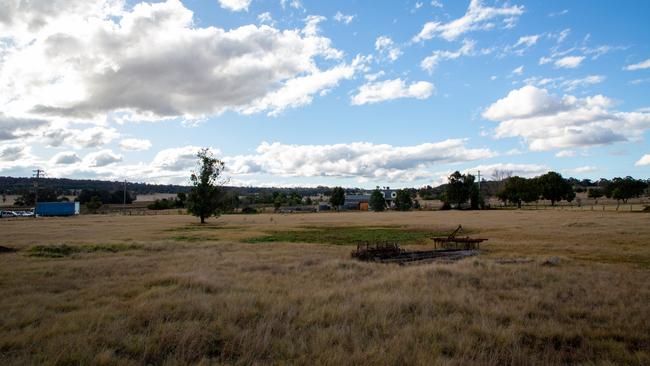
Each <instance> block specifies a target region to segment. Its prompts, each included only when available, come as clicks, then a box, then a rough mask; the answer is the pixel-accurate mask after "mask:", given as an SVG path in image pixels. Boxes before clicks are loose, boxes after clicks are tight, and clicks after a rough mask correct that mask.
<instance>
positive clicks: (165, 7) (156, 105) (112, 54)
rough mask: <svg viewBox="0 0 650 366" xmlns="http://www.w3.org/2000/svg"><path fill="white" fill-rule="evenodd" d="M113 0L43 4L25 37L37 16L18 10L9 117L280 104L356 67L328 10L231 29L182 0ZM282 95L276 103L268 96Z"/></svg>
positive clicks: (8, 71)
mask: <svg viewBox="0 0 650 366" xmlns="http://www.w3.org/2000/svg"><path fill="white" fill-rule="evenodd" d="M108 3H111V4H112V2H111V1H109V0H93V1H90V0H89V1H83V2H82V1H70V2H64V1H59V2H56V4H57V5H56V7H57V12H52V13H51V14H50V13H48V12H47V11H43V12H42V13H43V14H42V15H41V16H39V17H38V18H37V19H38V20H39V21H43V22H44V24H43V25H42V26H40V28H39V29H40V30H39V32H31V33H28V35H29V36H30V37H31V38H32V40H31V41H30V42H26V43H20V42H19V40H20V39H22V37H23V36H25V34H24V32H23V31H21V29H23V28H28V25H25V24H23V25H22V26H19V25H20V24H22V23H24V22H34V21H36V20H34V19H32V18H30V17H27V16H25V15H23V12H24V11H22V10H23V9H21V11H20V12H17V13H16V14H15V16H13V15H12V18H11V20H12V24H14V23H17V24H18V25H15V24H14V25H12V28H11V29H10V30H8V31H7V32H6V33H4V34H3V37H4V38H7V39H9V40H10V41H11V42H9V43H8V44H9V45H10V46H9V47H10V48H11V50H10V52H5V54H4V57H3V58H2V59H1V61H0V63H1V66H2V67H0V89H2V90H4V91H6V92H5V93H2V94H1V95H0V104H2V105H3V106H4V112H5V114H6V115H7V116H11V117H12V118H25V117H26V116H42V118H43V119H46V118H50V119H55V118H60V119H66V120H69V119H77V120H84V121H87V120H94V121H95V120H105V119H106V115H107V114H108V113H114V112H119V113H126V114H132V115H137V116H149V117H150V118H151V119H156V118H159V119H164V118H170V117H184V118H201V117H203V116H209V115H218V114H220V113H223V112H225V111H227V110H232V111H236V112H239V113H259V112H269V113H278V112H280V111H282V110H283V109H285V108H288V107H291V106H300V105H304V104H305V102H306V101H309V100H311V98H312V97H313V96H314V95H318V94H319V93H321V92H322V91H323V89H321V88H320V87H318V86H317V87H315V88H314V87H312V88H308V89H304V88H302V83H301V81H303V80H305V78H307V79H309V78H310V77H311V78H317V77H319V76H323V75H327V76H333V75H335V76H336V77H338V78H339V79H337V80H329V81H328V82H325V83H322V84H320V85H321V86H322V87H324V88H329V87H331V86H333V85H336V84H337V82H338V81H340V80H341V79H342V78H349V77H350V72H338V71H340V70H341V69H346V68H348V69H349V68H350V67H351V64H349V63H346V62H345V61H342V60H341V58H342V56H343V53H342V52H341V51H339V50H336V49H334V48H333V47H332V46H331V40H330V39H328V38H326V37H322V36H320V35H319V34H318V27H317V25H318V22H319V21H322V18H319V17H309V18H308V21H307V22H306V25H305V28H304V29H302V30H296V29H293V30H279V29H276V28H273V27H270V26H267V25H262V26H255V25H246V26H242V27H239V28H235V29H231V30H224V29H220V28H217V27H203V28H202V27H198V26H196V25H195V23H194V17H193V13H192V12H191V11H190V10H189V9H187V8H185V7H184V6H183V4H182V3H181V2H180V1H178V0H167V1H165V2H161V3H153V4H149V3H139V4H136V5H135V6H133V8H132V9H126V8H124V7H123V4H122V5H119V4H120V3H121V2H118V1H116V2H115V4H113V6H112V7H109V6H106V4H108ZM238 3H239V2H238ZM30 4H31V3H30ZM116 4H117V5H116ZM233 4H234V2H233ZM290 5H291V4H290ZM30 6H31V5H30ZM43 7H45V8H47V9H50V8H52V9H54V8H55V6H52V7H50V6H45V5H43ZM116 9H117V10H116ZM50 10H51V9H50ZM59 10H60V11H59ZM12 14H13V13H12ZM34 16H35V15H34ZM39 24H40V23H39ZM21 32H23V33H21ZM321 63H326V64H327V65H328V66H327V67H322V66H320V65H319V64H321ZM355 71H356V69H352V72H353V73H354V72H355ZM161 76H164V77H161ZM278 93H281V94H282V95H277V94H278ZM274 94H276V95H274ZM272 95H273V98H272V99H273V100H274V101H275V103H268V102H267V101H268V99H269V98H270V97H271V96H272ZM125 120H128V118H126V119H125Z"/></svg>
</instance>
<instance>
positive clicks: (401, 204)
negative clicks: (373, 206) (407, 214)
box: [395, 189, 413, 211]
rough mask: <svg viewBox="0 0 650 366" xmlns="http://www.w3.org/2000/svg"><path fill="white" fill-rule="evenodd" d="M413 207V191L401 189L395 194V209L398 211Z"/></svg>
mask: <svg viewBox="0 0 650 366" xmlns="http://www.w3.org/2000/svg"><path fill="white" fill-rule="evenodd" d="M412 207H413V200H412V199H411V192H410V191H409V190H408V189H400V190H399V191H397V196H395V209H396V210H398V211H408V210H410V209H411V208H412Z"/></svg>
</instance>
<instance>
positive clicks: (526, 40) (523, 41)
mask: <svg viewBox="0 0 650 366" xmlns="http://www.w3.org/2000/svg"><path fill="white" fill-rule="evenodd" d="M539 37H540V35H539V34H534V35H531V36H523V37H519V40H518V41H517V43H515V47H519V46H525V47H531V46H533V45H534V44H535V43H537V41H538V40H539Z"/></svg>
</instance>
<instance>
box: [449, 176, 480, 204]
mask: <svg viewBox="0 0 650 366" xmlns="http://www.w3.org/2000/svg"><path fill="white" fill-rule="evenodd" d="M473 189H474V176H473V175H471V174H460V172H458V171H456V172H454V173H453V174H452V175H450V176H449V178H448V179H447V189H446V192H445V196H446V197H445V198H446V200H447V202H449V203H455V204H457V205H458V208H461V206H462V204H463V203H465V202H467V200H468V199H470V197H471V195H472V190H473Z"/></svg>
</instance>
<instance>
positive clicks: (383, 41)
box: [375, 36, 402, 61]
mask: <svg viewBox="0 0 650 366" xmlns="http://www.w3.org/2000/svg"><path fill="white" fill-rule="evenodd" d="M375 49H376V50H377V51H379V53H381V54H384V55H386V57H388V59H389V60H391V61H395V60H397V59H398V58H399V57H400V56H401V55H402V50H401V49H400V48H399V47H398V46H396V45H395V42H393V40H392V39H391V38H390V37H386V36H379V37H377V39H376V40H375Z"/></svg>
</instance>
